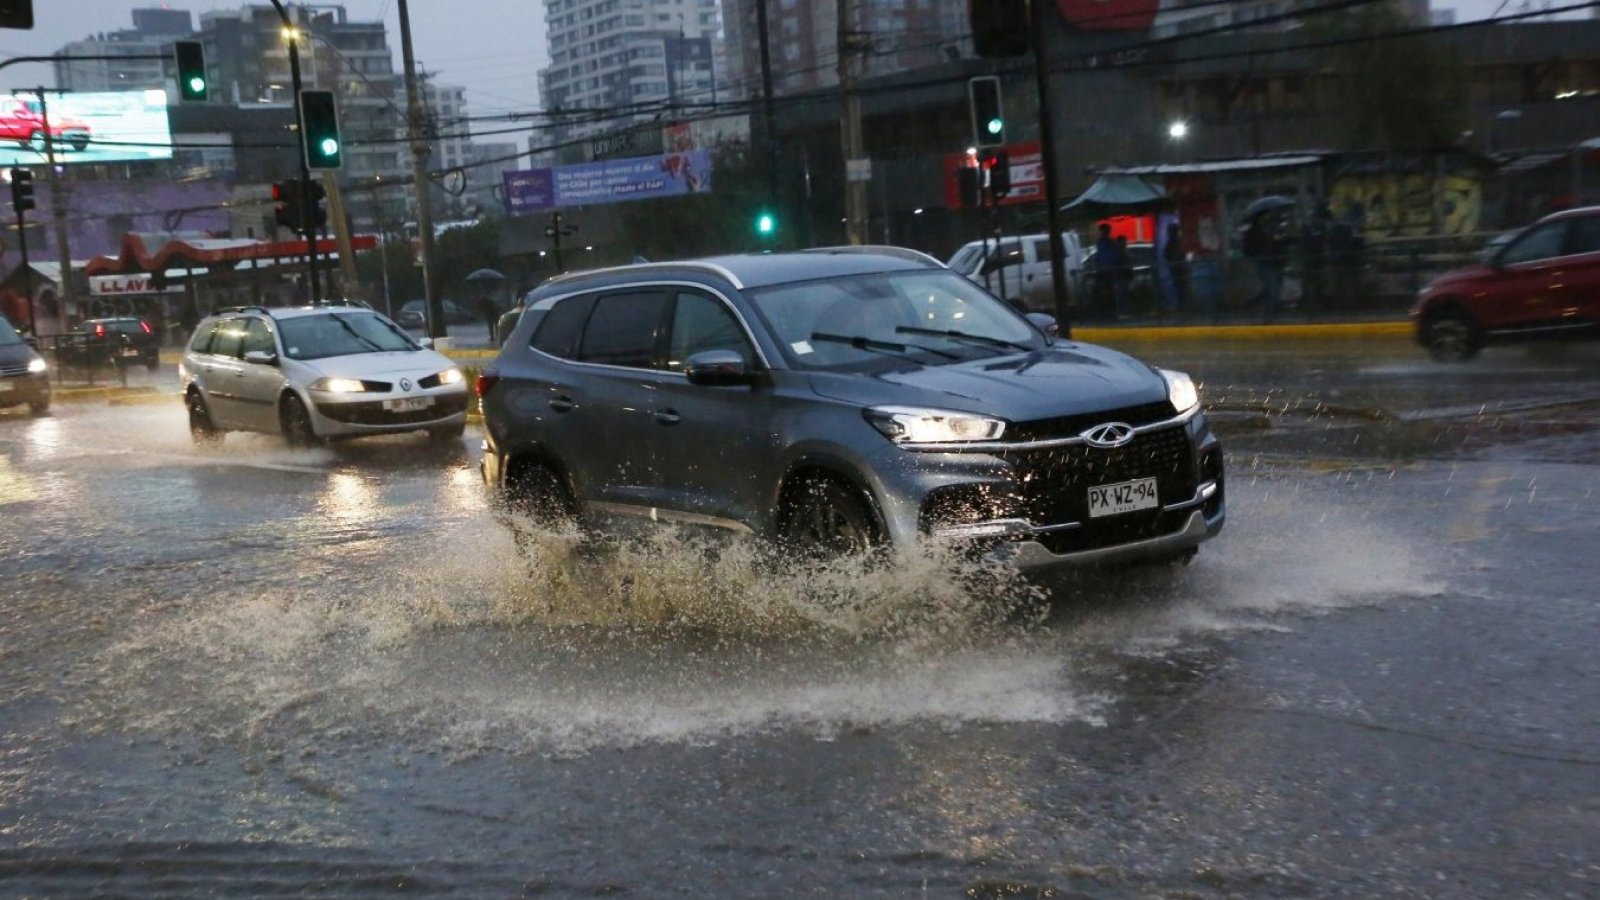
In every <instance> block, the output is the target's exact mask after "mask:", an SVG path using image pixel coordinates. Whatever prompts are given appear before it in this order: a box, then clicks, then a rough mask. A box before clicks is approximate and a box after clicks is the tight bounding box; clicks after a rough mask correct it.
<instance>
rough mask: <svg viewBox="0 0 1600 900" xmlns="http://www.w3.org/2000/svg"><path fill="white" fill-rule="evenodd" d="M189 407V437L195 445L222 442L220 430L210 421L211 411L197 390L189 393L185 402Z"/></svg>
mask: <svg viewBox="0 0 1600 900" xmlns="http://www.w3.org/2000/svg"><path fill="white" fill-rule="evenodd" d="M186 405H187V406H188V407H189V437H190V438H192V439H194V442H195V444H196V446H200V447H212V446H215V445H217V444H219V443H221V442H222V431H221V429H219V428H217V426H216V424H215V423H213V422H212V421H211V412H210V410H208V409H206V401H205V398H204V397H201V396H200V394H199V392H195V393H191V394H190V395H189V399H188V401H187V402H186Z"/></svg>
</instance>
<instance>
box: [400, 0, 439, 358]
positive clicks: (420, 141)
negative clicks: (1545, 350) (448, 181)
mask: <svg viewBox="0 0 1600 900" xmlns="http://www.w3.org/2000/svg"><path fill="white" fill-rule="evenodd" d="M398 5H399V8H400V55H401V58H402V59H403V60H404V61H405V77H406V137H407V138H408V139H409V140H410V141H411V181H412V185H413V187H414V188H415V189H416V193H417V239H418V242H419V244H420V247H421V255H422V295H423V297H425V298H426V299H427V306H426V310H427V318H428V337H432V338H442V337H444V336H445V325H444V304H443V303H442V302H441V301H440V299H439V289H438V286H437V285H435V284H434V274H433V205H432V204H433V200H432V197H431V196H429V192H430V190H431V189H430V187H429V184H428V152H429V151H428V141H427V134H426V129H425V128H424V124H425V123H424V117H425V116H426V112H425V111H424V110H423V108H422V102H421V97H420V96H419V95H418V90H417V60H416V57H415V56H414V55H413V54H412V52H411V11H410V9H409V8H408V7H407V5H406V0H400V2H399V4H398Z"/></svg>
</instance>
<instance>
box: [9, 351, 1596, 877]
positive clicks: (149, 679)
mask: <svg viewBox="0 0 1600 900" xmlns="http://www.w3.org/2000/svg"><path fill="white" fill-rule="evenodd" d="M1108 342H1109V343H1113V344H1114V345H1116V346H1121V347H1123V348H1124V349H1128V350H1131V351H1132V352H1135V353H1136V354H1137V355H1139V356H1141V357H1143V358H1145V359H1147V360H1149V361H1151V362H1153V363H1156V364H1160V365H1167V366H1171V367H1176V368H1183V369H1186V370H1187V371H1189V372H1191V373H1192V374H1194V375H1195V376H1196V378H1197V379H1198V380H1200V381H1201V382H1202V384H1203V390H1204V395H1205V399H1206V402H1207V404H1208V406H1209V407H1210V408H1211V415H1212V416H1213V418H1214V421H1215V422H1216V425H1217V427H1218V428H1219V430H1220V431H1222V433H1223V435H1224V438H1225V441H1226V443H1227V450H1228V466H1229V473H1228V477H1229V483H1228V490H1229V524H1228V527H1227V530H1226V531H1225V532H1224V534H1223V535H1222V536H1221V537H1220V538H1219V539H1218V540H1216V541H1213V542H1211V543H1210V544H1207V545H1206V546H1205V547H1204V548H1203V550H1202V552H1201V554H1200V556H1199V557H1198V558H1197V559H1196V560H1195V561H1194V563H1193V564H1191V565H1189V566H1187V567H1163V568H1158V569H1139V570H1117V571H1109V572H1098V573H1092V574H1087V575H1083V576H1079V577H1075V578H1060V579H1054V580H1051V581H1050V582H1048V583H1043V584H1028V583H1025V582H1022V581H1020V580H1018V579H1016V578H1014V577H1012V576H1011V575H1009V574H1008V573H1005V572H992V571H979V572H973V571H960V572H958V573H954V574H953V572H952V568H951V566H952V565H954V564H952V563H950V562H949V561H946V560H940V559H936V558H923V559H907V560H902V561H901V562H900V563H898V564H897V565H896V566H895V567H893V568H892V570H891V571H887V572H883V571H872V572H866V571H849V570H843V571H838V572H831V573H826V572H825V573H816V574H814V575H813V576H811V577H810V578H808V579H796V578H792V577H786V576H783V575H780V574H775V573H773V572H771V571H769V570H768V569H767V568H766V567H765V563H763V562H762V560H761V557H760V556H759V554H756V553H754V552H748V550H747V548H742V547H739V546H737V545H735V546H732V547H728V546H717V547H711V546H707V545H704V544H702V543H701V542H700V541H699V540H698V539H696V538H694V537H692V536H687V535H660V536H657V537H656V538H654V539H653V540H652V541H650V542H648V543H645V544H642V545H629V546H626V547H621V548H613V549H610V550H608V551H605V552H599V553H596V552H589V551H576V552H575V551H574V548H573V542H572V540H571V536H570V535H562V534H545V535H542V536H539V537H538V538H537V539H535V540H533V541H531V542H523V543H522V544H519V543H518V542H517V541H515V540H513V539H512V536H511V531H510V529H508V527H507V523H506V522H505V521H504V520H503V519H502V518H501V517H500V516H499V515H498V514H497V513H496V512H495V511H494V510H493V509H491V508H490V506H489V504H488V503H487V500H486V498H485V496H484V492H483V490H482V486H481V484H480V483H479V479H478V475H477V471H476V459H477V454H478V450H477V447H476V444H477V434H476V431H475V430H474V429H469V431H468V435H467V437H466V439H465V440H464V441H463V442H462V443H461V444H460V445H459V446H452V447H445V448H438V447H433V446H430V445H429V444H428V443H427V442H426V441H425V440H423V439H422V438H421V437H420V436H418V437H417V438H411V437H397V438H383V439H378V440H372V441H365V442H350V443H346V444H340V445H336V446H334V447H332V448H323V449H318V450H315V451H291V450H289V449H287V448H285V447H284V446H283V445H282V443H281V442H280V441H277V440H275V439H272V438H268V437H258V436H247V435H230V436H229V437H228V439H227V441H226V442H225V443H224V445H223V447H222V448H221V449H219V450H214V451H200V450H196V449H195V448H193V447H192V446H191V445H190V442H189V439H188V436H187V434H186V431H185V426H184V419H183V414H182V411H181V409H180V408H179V407H178V405H177V402H176V400H175V399H172V398H170V397H158V398H156V399H155V400H154V401H153V402H141V403H137V404H134V405H111V404H109V403H107V402H105V401H104V400H93V401H85V402H81V403H63V404H58V405H57V407H56V408H55V409H54V411H53V412H52V414H51V415H48V416H45V417H40V418H30V417H28V416H27V415H25V414H20V413H12V412H4V413H0V513H3V522H4V524H3V527H0V561H3V562H0V895H3V896H28V897H74V898H77V897H92V896H119V897H121V896H127V897H177V896H252V897H253V896H308V895H312V896H386V895H390V894H402V895H410V896H460V897H513V896H590V895H597V894H604V895H622V896H646V897H654V896H671V895H691V896H707V895H711V896H737V897H745V896H753V897H754V896H759V897H777V896H830V897H834V896H852V897H855V896H884V897H920V896H932V897H996V898H998V897H1130V898H1131V897H1174V898H1177V897H1182V898H1193V897H1285V896H1293V897H1358V896H1359V897H1369V896H1370V897H1486V898H1487V897H1496V898H1498V897H1586V896H1594V895H1595V894H1596V893H1597V892H1600V886H1597V885H1600V852H1597V849H1596V848H1597V847H1600V844H1597V842H1596V841H1595V834H1596V827H1595V824H1594V823H1596V822H1600V789H1597V788H1596V787H1595V785H1596V784H1600V779H1597V777H1596V769H1597V767H1600V751H1597V750H1596V749H1595V748H1597V747H1600V707H1597V706H1596V704H1595V702H1594V698H1595V697H1596V695H1597V692H1596V688H1597V685H1600V662H1597V660H1600V657H1597V656H1596V655H1595V653H1594V647H1595V646H1596V644H1597V638H1600V612H1597V605H1596V602H1595V598H1596V596H1597V595H1596V592H1595V589H1594V587H1593V586H1594V584H1595V583H1596V582H1597V580H1600V579H1597V575H1600V562H1597V561H1596V557H1595V554H1594V548H1595V539H1596V537H1597V536H1600V514H1597V511H1596V504H1597V503H1600V495H1597V488H1600V477H1597V468H1596V462H1597V460H1600V452H1597V451H1600V346H1597V345H1587V346H1563V345H1547V346H1538V347H1530V348H1506V349H1493V350H1491V351H1489V352H1488V353H1486V354H1485V355H1484V356H1483V357H1481V358H1479V359H1477V360H1474V361H1473V362H1471V363H1467V364H1460V365H1448V366H1441V365H1438V364H1435V363H1432V362H1431V361H1429V360H1428V359H1427V358H1426V356H1425V355H1424V354H1422V353H1421V351H1420V350H1418V349H1417V348H1415V347H1413V346H1411V345H1409V344H1407V343H1406V342H1405V341H1403V340H1396V339H1373V340H1350V339H1341V340H1301V341H1292V342H1284V341H1216V340H1208V341H1180V340H1170V339H1169V340H1161V341H1147V340H1140V339H1137V338H1134V337H1131V336H1130V337H1127V338H1124V339H1121V340H1117V339H1108ZM170 377H171V376H170V374H169V373H158V375H157V376H156V378H155V379H154V381H153V382H152V385H153V386H154V387H156V388H157V389H158V390H169V389H170V388H171V387H172V384H169V383H168V380H164V379H170ZM957 575H959V577H956V576H957Z"/></svg>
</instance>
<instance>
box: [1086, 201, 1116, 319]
mask: <svg viewBox="0 0 1600 900" xmlns="http://www.w3.org/2000/svg"><path fill="white" fill-rule="evenodd" d="M1116 261H1117V242H1116V241H1115V240H1113V239H1112V237H1111V226H1110V225H1107V224H1105V223H1104V222H1102V223H1101V224H1100V237H1099V238H1097V239H1096V240H1095V242H1094V271H1093V272H1091V273H1090V276H1091V277H1092V278H1093V279H1094V305H1095V309H1096V310H1097V311H1099V312H1100V313H1101V314H1102V315H1104V316H1105V317H1106V318H1108V319H1113V320H1114V319H1116V317H1117V310H1116V306H1115V305H1114V303H1113V298H1114V295H1115V287H1114V285H1113V282H1114V280H1115V271H1116V269H1115V266H1116Z"/></svg>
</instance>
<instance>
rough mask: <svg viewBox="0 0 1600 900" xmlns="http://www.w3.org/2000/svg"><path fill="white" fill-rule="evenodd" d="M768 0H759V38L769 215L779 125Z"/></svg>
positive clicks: (774, 205) (773, 208) (774, 200)
mask: <svg viewBox="0 0 1600 900" xmlns="http://www.w3.org/2000/svg"><path fill="white" fill-rule="evenodd" d="M767 30H768V29H767V0H756V31H757V32H758V33H757V35H756V37H757V38H758V40H759V46H760V48H761V120H762V122H761V131H762V135H761V137H762V144H763V145H765V147H764V149H765V150H766V151H767V154H766V155H767V164H766V170H767V171H766V176H767V203H766V209H767V212H768V213H770V214H771V215H774V216H776V215H779V214H780V213H779V211H778V126H777V120H776V119H775V118H774V116H773V113H772V49H771V46H770V42H769V39H768V36H767Z"/></svg>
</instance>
